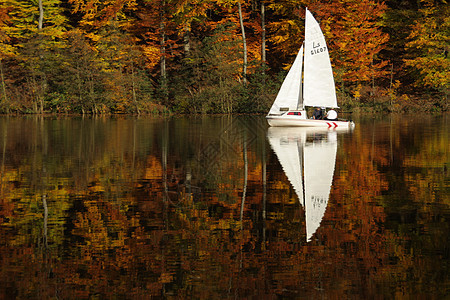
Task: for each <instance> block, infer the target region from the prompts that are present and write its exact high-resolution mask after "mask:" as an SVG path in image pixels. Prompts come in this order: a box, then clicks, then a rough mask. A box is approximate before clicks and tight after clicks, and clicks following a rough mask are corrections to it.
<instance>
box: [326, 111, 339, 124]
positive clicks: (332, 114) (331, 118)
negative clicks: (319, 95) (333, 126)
mask: <svg viewBox="0 0 450 300" xmlns="http://www.w3.org/2000/svg"><path fill="white" fill-rule="evenodd" d="M337 119H338V118H337V112H336V111H335V110H334V109H330V110H329V111H328V112H327V116H326V117H325V120H329V121H337Z"/></svg>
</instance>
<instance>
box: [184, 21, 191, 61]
mask: <svg viewBox="0 0 450 300" xmlns="http://www.w3.org/2000/svg"><path fill="white" fill-rule="evenodd" d="M183 42H184V57H188V56H189V51H190V50H191V41H190V30H189V26H188V25H187V24H186V25H185V27H184V36H183Z"/></svg>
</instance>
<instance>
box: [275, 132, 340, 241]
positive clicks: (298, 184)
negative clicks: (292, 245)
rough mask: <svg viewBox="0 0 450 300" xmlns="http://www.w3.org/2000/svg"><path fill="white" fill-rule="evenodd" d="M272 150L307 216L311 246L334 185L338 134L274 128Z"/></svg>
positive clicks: (307, 230) (308, 238)
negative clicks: (332, 184)
mask: <svg viewBox="0 0 450 300" xmlns="http://www.w3.org/2000/svg"><path fill="white" fill-rule="evenodd" d="M267 137H268V139H269V143H270V146H271V147H272V149H273V151H274V152H275V154H276V155H277V157H278V160H279V161H280V164H281V166H282V168H283V170H284V172H285V174H286V176H287V178H288V179H289V181H290V183H291V184H292V187H293V188H294V190H295V192H296V194H297V196H298V199H299V201H300V203H301V204H302V205H303V208H304V210H305V214H306V238H307V241H308V242H309V241H310V240H311V238H312V236H313V234H314V233H315V232H316V230H317V228H319V226H320V222H321V221H322V218H323V215H324V214H325V209H326V207H327V204H328V198H329V195H330V190H331V183H332V181H333V174H334V165H335V161H336V151H337V132H335V131H327V130H323V131H318V129H317V128H316V129H308V128H298V127H271V128H269V129H268V132H267Z"/></svg>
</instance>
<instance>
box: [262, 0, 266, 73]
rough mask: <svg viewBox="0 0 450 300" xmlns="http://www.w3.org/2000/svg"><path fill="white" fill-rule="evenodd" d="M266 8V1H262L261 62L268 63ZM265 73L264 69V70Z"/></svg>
mask: <svg viewBox="0 0 450 300" xmlns="http://www.w3.org/2000/svg"><path fill="white" fill-rule="evenodd" d="M265 18H266V8H265V5H264V1H261V29H262V32H261V61H262V62H263V64H265V63H266V21H265ZM263 72H264V69H263Z"/></svg>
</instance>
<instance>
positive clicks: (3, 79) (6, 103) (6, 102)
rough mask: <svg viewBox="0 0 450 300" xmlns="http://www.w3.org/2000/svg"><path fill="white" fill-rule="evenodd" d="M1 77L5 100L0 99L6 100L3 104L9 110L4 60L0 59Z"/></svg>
mask: <svg viewBox="0 0 450 300" xmlns="http://www.w3.org/2000/svg"><path fill="white" fill-rule="evenodd" d="M0 78H1V81H2V92H3V100H2V101H0V103H1V102H4V103H3V104H4V105H5V109H6V112H7V113H8V112H9V107H8V98H7V97H6V84H5V76H4V75H3V65H2V60H1V59H0Z"/></svg>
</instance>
